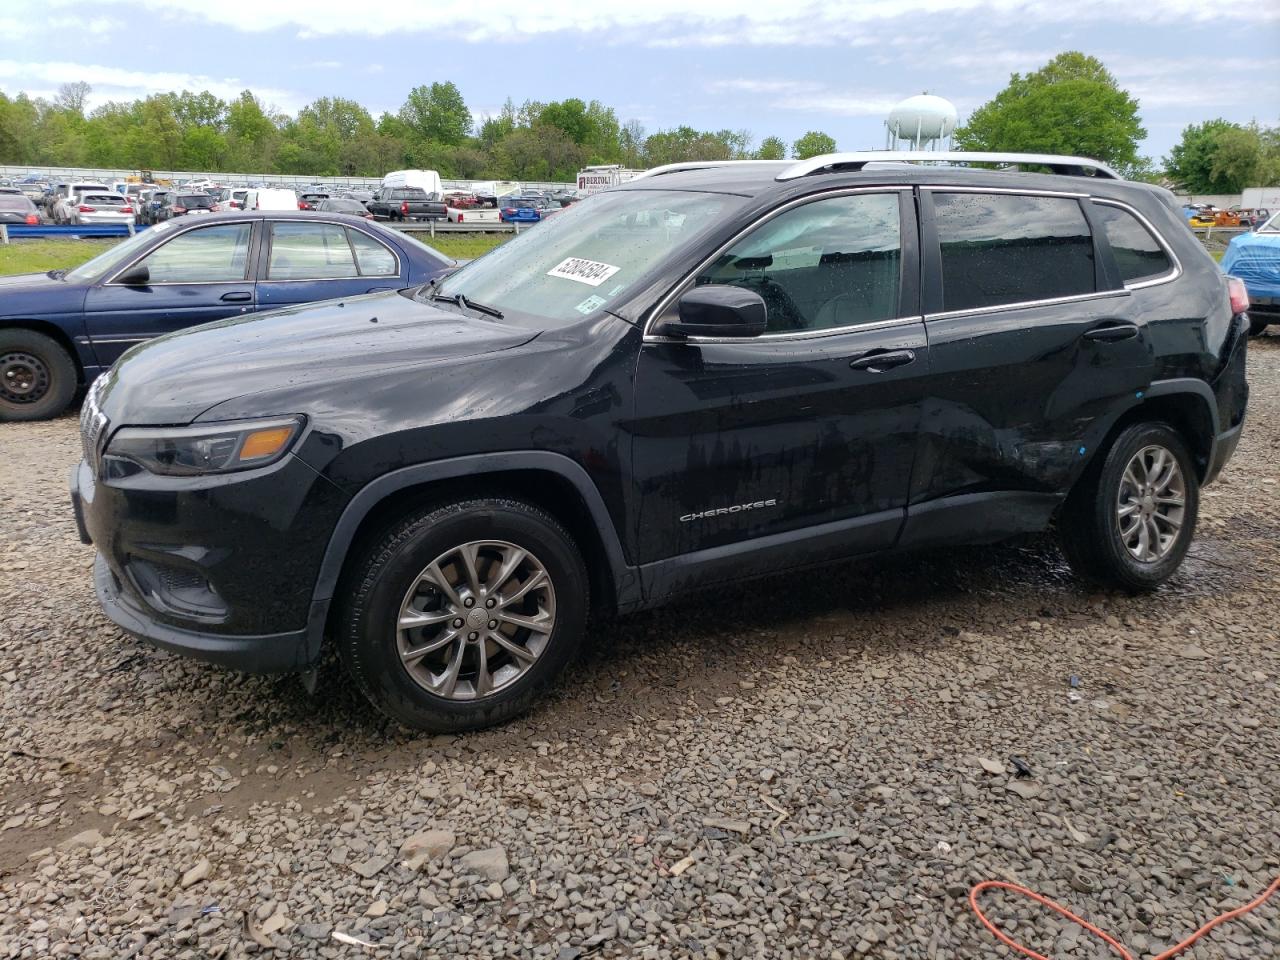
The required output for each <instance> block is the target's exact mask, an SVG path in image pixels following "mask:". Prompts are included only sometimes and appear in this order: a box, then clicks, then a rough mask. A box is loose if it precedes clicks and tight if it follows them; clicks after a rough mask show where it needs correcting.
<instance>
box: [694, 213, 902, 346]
mask: <svg viewBox="0 0 1280 960" xmlns="http://www.w3.org/2000/svg"><path fill="white" fill-rule="evenodd" d="M900 231H901V225H900V220H899V215H898V195H897V194H896V193H867V194H855V195H852V196H844V197H831V198H829V199H826V200H816V201H814V202H812V203H806V204H804V205H803V206H799V207H795V208H793V209H791V210H788V211H787V212H785V213H782V214H779V215H778V216H776V217H774V218H773V219H772V220H770V221H768V222H767V223H765V224H764V226H762V227H760V228H759V229H758V230H755V231H753V232H752V233H751V234H750V235H748V236H747V237H745V238H743V239H742V240H739V241H738V242H737V243H735V244H734V245H733V247H731V248H730V249H729V250H728V251H726V252H725V253H723V254H722V255H721V256H720V257H718V258H717V259H716V261H715V262H714V263H713V264H712V265H711V266H709V267H707V268H706V269H705V270H704V271H703V272H702V273H701V274H699V276H698V278H697V282H698V283H700V284H704V283H728V284H732V285H734V286H740V287H746V288H748V289H750V290H754V291H755V292H756V293H758V294H760V296H761V297H762V298H764V302H765V306H766V307H767V308H768V317H769V319H768V328H767V329H768V332H769V333H787V332H791V331H800V330H830V329H834V328H838V327H849V326H855V325H858V324H864V323H875V322H876V321H878V320H891V319H893V318H895V317H897V316H898V294H899V290H900V288H901V275H902V238H901V232H900Z"/></svg>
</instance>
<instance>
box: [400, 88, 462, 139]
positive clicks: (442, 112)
mask: <svg viewBox="0 0 1280 960" xmlns="http://www.w3.org/2000/svg"><path fill="white" fill-rule="evenodd" d="M400 119H401V120H403V121H404V122H405V124H406V125H407V126H408V127H409V129H410V130H411V131H412V132H413V133H414V134H416V135H417V137H418V138H419V139H421V140H433V141H435V142H436V143H443V144H448V145H449V146H457V145H458V144H460V143H462V142H463V141H464V140H466V139H467V137H468V135H470V133H471V111H470V110H468V109H467V104H466V101H465V100H463V99H462V91H461V90H459V89H458V88H457V87H456V86H455V85H454V84H453V83H452V82H449V83H433V84H431V86H429V87H427V86H418V87H414V88H413V89H412V90H410V91H409V96H408V97H407V98H406V99H405V102H404V106H402V107H401V108H400Z"/></svg>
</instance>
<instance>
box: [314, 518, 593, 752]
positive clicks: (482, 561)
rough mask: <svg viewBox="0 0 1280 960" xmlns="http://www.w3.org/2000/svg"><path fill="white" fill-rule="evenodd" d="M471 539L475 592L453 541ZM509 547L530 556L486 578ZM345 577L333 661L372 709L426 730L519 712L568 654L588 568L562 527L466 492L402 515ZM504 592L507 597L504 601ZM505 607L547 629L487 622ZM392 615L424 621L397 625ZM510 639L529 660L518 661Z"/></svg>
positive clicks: (488, 721)
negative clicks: (444, 585) (499, 638)
mask: <svg viewBox="0 0 1280 960" xmlns="http://www.w3.org/2000/svg"><path fill="white" fill-rule="evenodd" d="M477 542H480V543H481V544H482V545H481V546H479V547H478V548H477V552H476V553H475V554H474V555H473V556H474V557H475V560H474V562H473V567H474V569H475V570H476V572H477V578H476V580H477V581H478V582H479V583H480V584H481V589H480V591H479V593H477V592H476V591H475V590H474V589H473V588H472V587H471V586H468V583H469V579H468V578H467V577H466V576H465V566H464V563H463V553H462V551H461V549H460V548H462V547H463V546H464V545H475V544H477ZM507 548H513V549H510V550H508V549H507ZM518 552H527V556H528V559H527V560H523V561H521V565H520V566H519V567H517V568H515V572H514V573H512V574H510V575H509V576H508V578H507V579H505V580H503V581H502V582H496V580H497V578H498V577H501V576H502V573H501V569H499V568H501V567H503V566H505V565H506V564H507V563H508V562H511V561H512V560H513V558H515V557H517V556H518ZM495 565H496V566H495ZM432 568H434V570H436V571H439V577H443V578H444V579H445V580H447V581H448V582H449V583H450V584H456V585H457V588H456V589H454V590H453V593H452V601H457V602H452V601H451V600H450V599H449V598H448V596H447V593H446V591H445V590H439V589H437V587H438V585H439V584H440V579H439V577H436V576H434V575H433V574H432V573H431V572H430V571H431V569H432ZM538 570H541V576H544V577H545V578H546V579H545V581H542V580H540V578H539V577H540V575H539V574H538V572H537V571H538ZM490 580H494V581H495V582H493V583H490V582H489V581H490ZM543 582H545V583H546V586H540V585H539V584H540V583H543ZM348 583H349V584H350V593H349V599H348V600H346V602H345V603H344V605H343V609H342V612H341V617H340V621H339V629H338V651H339V654H340V655H341V657H342V662H343V664H344V665H345V667H346V669H347V671H348V672H349V673H350V675H351V676H352V678H353V679H354V680H355V682H356V685H357V686H358V687H359V689H360V690H361V692H362V693H363V694H364V695H365V696H366V697H367V698H368V699H369V701H370V702H371V703H372V704H373V705H374V706H375V707H376V708H377V709H378V710H379V711H381V712H382V713H384V714H385V715H386V716H388V717H390V718H391V719H393V720H397V721H399V722H400V723H403V724H405V725H406V726H409V727H414V728H416V729H419V730H427V731H431V732H433V733H454V732H459V731H463V730H475V729H478V728H480V727H487V726H491V725H493V724H498V723H502V722H504V721H506V720H509V719H510V718H512V717H514V716H516V715H517V714H520V713H523V712H524V711H525V710H526V709H527V708H528V707H529V705H530V704H531V703H532V702H533V701H534V699H535V698H536V697H537V696H538V695H539V694H540V693H541V692H542V691H543V690H544V689H545V688H546V687H547V686H548V685H549V684H550V683H551V682H552V681H553V680H554V679H555V678H556V677H557V676H558V675H559V674H560V672H561V671H562V670H563V669H564V668H565V666H566V665H567V664H568V663H569V662H570V661H571V660H572V659H573V657H574V656H575V655H576V653H577V651H578V647H579V646H580V644H581V642H582V637H583V633H584V631H585V628H586V619H587V611H588V608H589V602H588V601H589V597H588V589H589V587H588V583H589V581H588V578H587V571H586V567H585V566H584V564H583V561H582V555H581V553H580V552H579V551H578V548H577V547H576V546H575V545H574V542H573V539H572V538H571V537H570V536H569V534H568V532H567V531H566V530H565V529H564V527H562V526H561V525H560V524H559V523H558V522H557V521H556V520H555V519H554V518H553V517H551V516H549V515H548V514H546V513H544V512H543V511H542V510H539V509H538V508H536V507H533V506H530V505H529V504H525V503H520V502H518V501H514V500H507V499H496V498H495V499H482V500H479V499H478V500H467V501H462V502H458V503H451V504H447V505H445V506H437V507H431V508H427V509H425V510H423V511H421V512H419V513H417V514H414V515H412V516H410V517H407V518H406V519H404V520H402V521H400V522H399V523H397V524H395V525H394V526H392V527H391V528H390V529H388V530H387V531H386V532H385V533H383V534H382V535H381V536H379V537H378V538H377V540H376V541H375V542H373V543H372V544H371V545H370V546H369V549H367V550H366V551H365V552H364V554H363V556H362V557H361V559H360V560H359V561H358V562H357V565H356V567H355V570H354V574H353V576H351V577H350V579H349V580H348ZM530 583H533V584H534V585H535V586H534V587H533V588H529V587H528V584H530ZM504 586H505V587H506V589H505V590H502V589H500V588H503V587H504ZM516 590H520V591H521V592H522V593H524V596H523V597H519V595H518V594H515V591H516ZM526 590H527V592H524V591H526ZM513 594H514V596H513ZM504 596H505V597H512V600H511V601H508V602H507V603H506V604H504V603H502V602H501V601H502V598H503V597H504ZM517 597H519V598H518V599H517ZM473 601H474V605H472V606H470V607H468V606H467V605H466V604H468V603H470V602H473ZM482 605H483V606H482ZM490 608H494V609H493V612H492V613H491V612H489V610H490ZM548 610H549V611H550V621H547V620H546V612H547V611H548ZM454 614H457V616H456V617H455V616H454ZM477 614H479V616H478V617H477ZM504 615H510V616H516V617H521V618H523V622H525V623H548V624H549V629H547V630H545V631H542V630H535V629H532V628H529V627H524V626H516V625H513V624H511V623H510V622H507V621H504V620H500V619H490V620H487V621H486V618H488V617H494V618H501V617H503V616H504ZM402 616H416V617H419V618H429V619H431V622H430V623H427V624H426V625H424V626H420V627H414V628H411V629H400V628H399V626H398V624H399V622H400V618H401V617H402ZM459 622H461V623H462V624H463V626H462V628H460V629H459V628H457V626H456V625H457V624H458V623H459ZM424 623H426V621H425V620H424ZM495 623H497V624H498V625H499V626H498V629H497V630H496V631H495V630H493V629H491V625H492V624H495ZM472 628H474V631H473V630H472ZM500 632H501V633H502V635H503V637H504V638H505V639H506V644H505V645H501V646H500V645H499V644H498V643H497V642H496V641H495V640H493V639H490V638H492V637H494V636H495V635H496V634H497V633H500ZM451 637H456V638H457V639H450V638H451ZM475 638H483V639H478V640H477V639H475ZM433 645H434V646H435V647H436V648H438V649H432V647H433ZM424 648H426V649H430V650H431V652H430V653H428V654H427V655H425V656H419V657H418V658H416V659H413V660H412V661H411V662H407V661H406V659H404V658H403V657H402V650H403V651H405V652H406V654H407V655H408V656H409V657H414V654H415V653H416V654H419V655H420V654H421V653H422V651H423V649H424ZM513 648H515V649H516V650H517V651H519V650H523V651H524V655H523V656H524V657H525V658H527V659H518V658H517V657H516V656H515V655H514V654H513V653H512V652H511V651H512V649H513ZM459 651H461V652H459ZM530 653H532V654H533V656H532V657H531V658H528V654H530ZM455 658H457V659H456V663H457V666H454V664H455ZM482 664H484V665H485V666H487V667H488V668H489V670H488V672H487V680H481V679H480V678H481V673H482V671H481V669H480V667H481V665H482ZM451 667H452V668H453V669H452V676H453V681H454V683H453V684H452V685H451V684H450V683H449V676H450V668H451ZM437 670H438V671H439V673H436V671H437ZM429 686H434V689H428V687H429ZM486 687H487V688H488V689H487V690H486Z"/></svg>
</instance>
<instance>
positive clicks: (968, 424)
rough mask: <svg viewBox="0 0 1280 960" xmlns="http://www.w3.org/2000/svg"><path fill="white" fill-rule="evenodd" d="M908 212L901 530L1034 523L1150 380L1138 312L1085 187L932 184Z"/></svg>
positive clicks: (1010, 529)
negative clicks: (920, 399)
mask: <svg viewBox="0 0 1280 960" xmlns="http://www.w3.org/2000/svg"><path fill="white" fill-rule="evenodd" d="M920 207H921V221H922V227H923V250H924V284H923V287H924V295H925V311H926V314H925V324H926V328H927V331H928V336H929V354H930V361H931V369H930V375H929V382H928V389H927V396H926V399H925V412H924V420H923V423H922V428H921V434H920V450H919V455H918V457H917V460H916V470H915V474H914V477H913V481H912V489H911V506H910V508H909V513H910V519H909V521H908V525H907V528H906V530H905V531H904V537H903V538H904V541H905V542H911V541H915V540H917V539H922V540H939V539H951V538H952V537H951V536H950V535H949V533H948V531H949V530H951V529H952V528H953V526H954V533H955V536H954V539H958V540H969V539H974V537H975V535H977V534H980V533H983V532H984V531H985V534H986V535H987V537H986V538H987V539H997V538H999V537H1000V536H1004V535H1007V534H1009V533H1016V532H1020V531H1021V530H1024V529H1026V530H1034V529H1038V528H1040V527H1042V526H1043V525H1044V523H1045V522H1047V520H1048V517H1049V515H1050V513H1051V512H1052V510H1053V509H1054V508H1055V507H1056V506H1057V504H1058V503H1059V502H1060V501H1061V498H1062V496H1063V494H1064V493H1065V492H1066V490H1067V489H1068V488H1069V486H1070V484H1071V482H1072V481H1073V480H1074V479H1075V477H1076V476H1078V475H1079V473H1080V471H1081V469H1082V466H1083V464H1084V462H1085V461H1086V459H1087V457H1088V456H1089V455H1090V454H1091V453H1092V448H1093V445H1094V444H1095V443H1097V442H1098V440H1100V439H1101V437H1100V436H1099V432H1100V429H1104V428H1105V427H1106V425H1107V424H1108V423H1109V418H1110V417H1111V416H1114V414H1115V412H1116V411H1117V409H1122V408H1123V407H1125V406H1127V405H1128V404H1129V403H1131V402H1132V399H1133V397H1134V395H1135V393H1138V392H1139V391H1142V390H1143V389H1144V388H1145V387H1146V386H1147V384H1149V383H1150V381H1151V376H1152V353H1151V348H1150V344H1149V340H1148V335H1147V329H1146V325H1145V322H1144V320H1143V318H1142V317H1141V315H1140V314H1139V313H1138V310H1137V307H1136V305H1135V302H1134V298H1133V297H1132V296H1131V295H1130V293H1129V291H1128V290H1126V289H1124V287H1123V285H1122V284H1121V283H1120V282H1119V280H1118V278H1117V276H1116V271H1115V267H1114V264H1113V263H1112V261H1111V259H1110V256H1109V254H1108V252H1107V250H1106V247H1105V241H1104V240H1102V239H1100V238H1095V237H1094V235H1093V230H1092V229H1091V224H1090V219H1091V217H1092V208H1091V207H1090V206H1089V204H1088V201H1087V199H1086V198H1085V197H1084V196H1082V195H1074V194H1068V193H1049V192H1043V193H1036V192H1030V191H1028V192H1019V191H1002V190H982V189H967V188H958V187H936V188H925V189H922V190H921V191H920ZM952 525H953V526H952Z"/></svg>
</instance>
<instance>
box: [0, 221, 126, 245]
mask: <svg viewBox="0 0 1280 960" xmlns="http://www.w3.org/2000/svg"><path fill="white" fill-rule="evenodd" d="M145 229H147V227H146V225H145V224H139V225H135V224H132V223H86V224H85V225H83V226H79V227H77V226H75V225H74V224H73V225H69V226H61V225H59V224H53V223H42V224H38V225H34V226H33V225H30V224H25V223H12V224H11V223H0V243H8V242H9V240H10V238H13V239H18V240H20V239H23V238H27V237H132V236H133V235H134V234H135V233H137V232H138V231H139V230H145Z"/></svg>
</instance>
